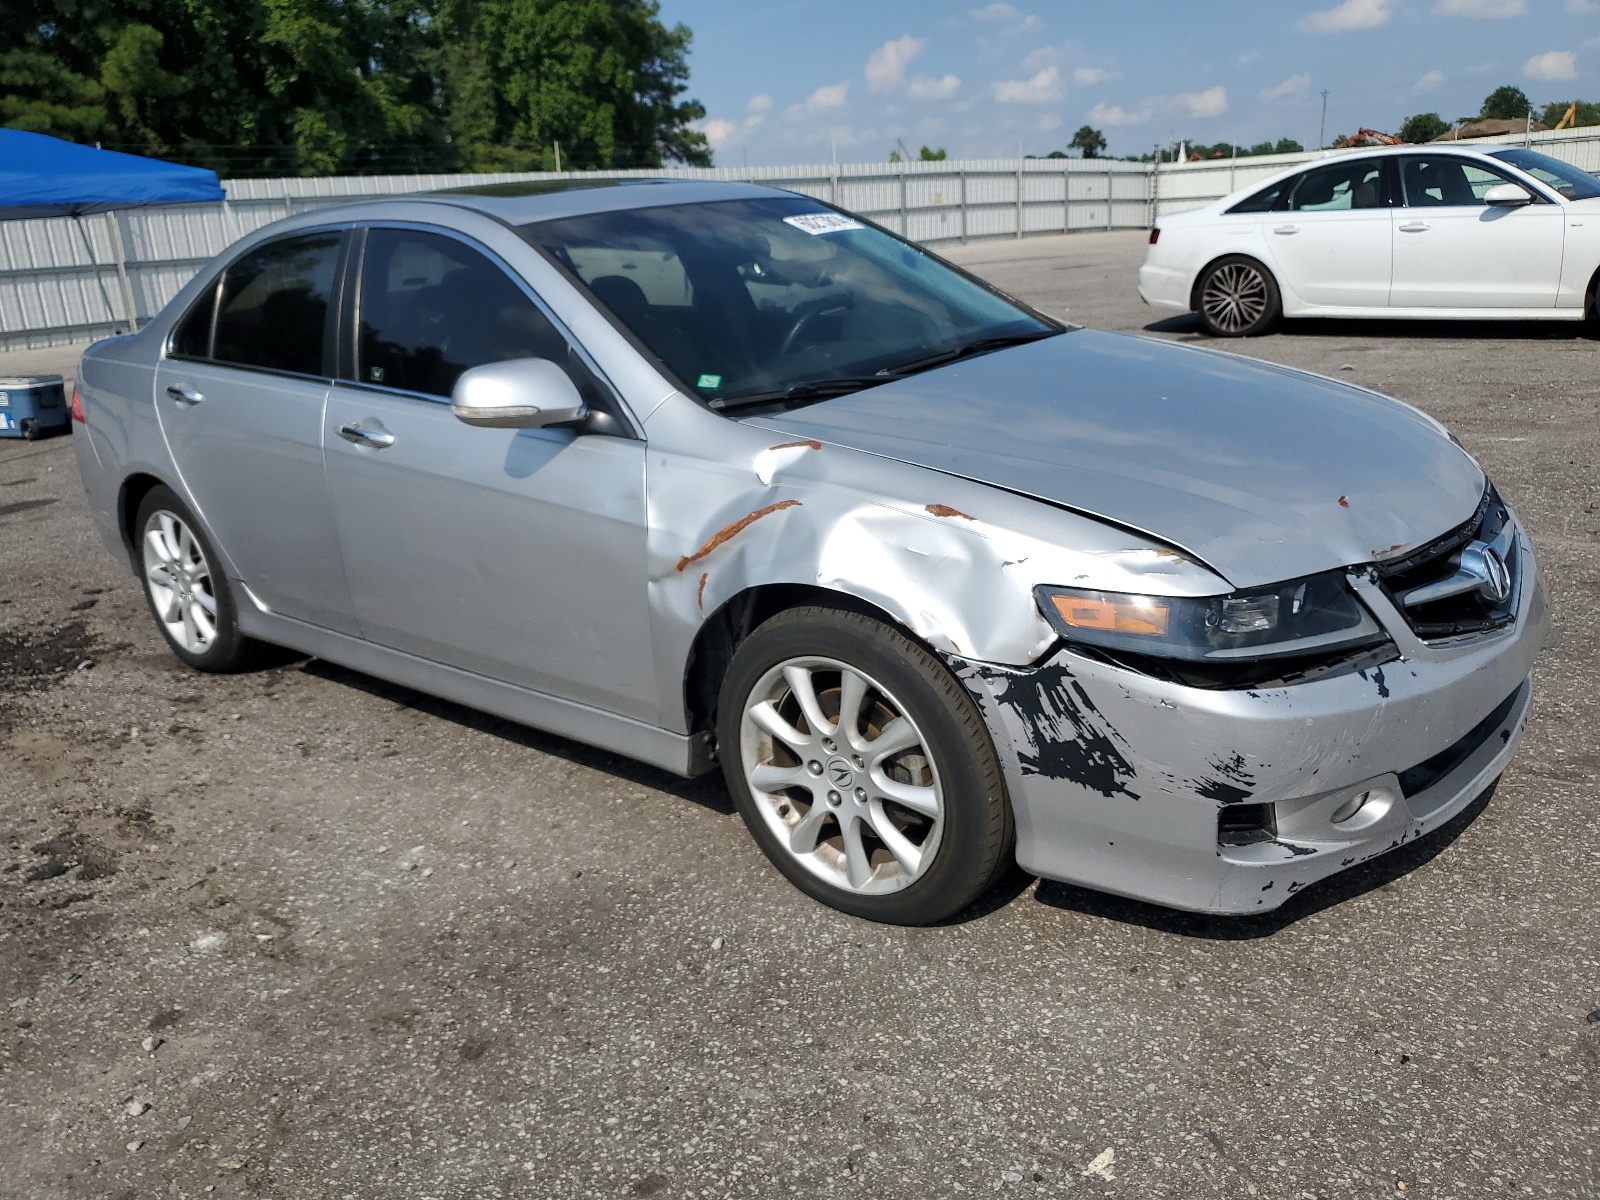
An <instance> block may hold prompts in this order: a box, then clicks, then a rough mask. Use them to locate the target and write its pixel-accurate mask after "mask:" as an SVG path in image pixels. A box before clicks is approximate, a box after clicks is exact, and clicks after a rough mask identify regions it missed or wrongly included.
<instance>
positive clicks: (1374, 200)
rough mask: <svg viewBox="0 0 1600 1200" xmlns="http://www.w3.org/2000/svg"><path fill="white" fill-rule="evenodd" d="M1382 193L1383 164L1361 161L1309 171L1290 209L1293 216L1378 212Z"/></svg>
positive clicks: (1296, 188)
mask: <svg viewBox="0 0 1600 1200" xmlns="http://www.w3.org/2000/svg"><path fill="white" fill-rule="evenodd" d="M1382 193H1383V162H1382V161H1381V160H1380V159H1375V158H1361V159H1356V160H1355V161H1354V162H1350V161H1345V162H1340V163H1334V164H1333V165H1331V166H1326V167H1317V168H1316V169H1315V170H1311V171H1307V172H1306V173H1305V174H1304V175H1302V176H1300V181H1299V182H1298V183H1297V184H1295V188H1294V191H1293V192H1292V193H1291V194H1290V196H1289V208H1290V209H1291V210H1293V211H1294V212H1332V211H1336V210H1341V209H1350V208H1378V207H1380V206H1381V205H1382V203H1383V194H1382Z"/></svg>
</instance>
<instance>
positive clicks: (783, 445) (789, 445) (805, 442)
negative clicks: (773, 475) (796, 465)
mask: <svg viewBox="0 0 1600 1200" xmlns="http://www.w3.org/2000/svg"><path fill="white" fill-rule="evenodd" d="M801 446H805V447H806V448H807V449H809V450H821V449H822V443H821V442H819V441H817V440H816V439H815V438H802V439H801V440H800V441H798V442H779V443H778V444H777V445H776V446H768V447H767V449H768V450H798V449H799V448H800V447H801Z"/></svg>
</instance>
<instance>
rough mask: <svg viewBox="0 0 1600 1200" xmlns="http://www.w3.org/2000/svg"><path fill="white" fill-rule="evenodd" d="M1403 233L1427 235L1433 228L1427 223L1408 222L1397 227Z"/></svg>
mask: <svg viewBox="0 0 1600 1200" xmlns="http://www.w3.org/2000/svg"><path fill="white" fill-rule="evenodd" d="M1397 228H1398V229H1399V230H1400V232H1401V233H1427V232H1428V230H1430V229H1432V228H1433V226H1432V225H1430V224H1428V222H1426V221H1407V222H1406V223H1405V224H1404V225H1400V226H1398V227H1397Z"/></svg>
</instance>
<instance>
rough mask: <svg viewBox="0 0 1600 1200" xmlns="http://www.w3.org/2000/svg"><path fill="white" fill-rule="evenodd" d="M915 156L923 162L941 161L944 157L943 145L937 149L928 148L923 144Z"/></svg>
mask: <svg viewBox="0 0 1600 1200" xmlns="http://www.w3.org/2000/svg"><path fill="white" fill-rule="evenodd" d="M917 157H918V158H919V159H921V160H922V161H923V162H943V161H944V159H945V154H944V147H943V146H940V147H939V148H938V149H937V150H930V149H929V148H928V147H927V146H924V147H923V148H922V149H921V150H919V151H918V152H917Z"/></svg>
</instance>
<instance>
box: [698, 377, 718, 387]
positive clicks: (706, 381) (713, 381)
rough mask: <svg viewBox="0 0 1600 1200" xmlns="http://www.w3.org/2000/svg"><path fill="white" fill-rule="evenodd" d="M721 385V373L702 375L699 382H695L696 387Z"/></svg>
mask: <svg viewBox="0 0 1600 1200" xmlns="http://www.w3.org/2000/svg"><path fill="white" fill-rule="evenodd" d="M721 386H722V376H721V375H702V376H700V380H699V382H698V383H696V384H695V387H702V388H708V389H709V388H719V387H721Z"/></svg>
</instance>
